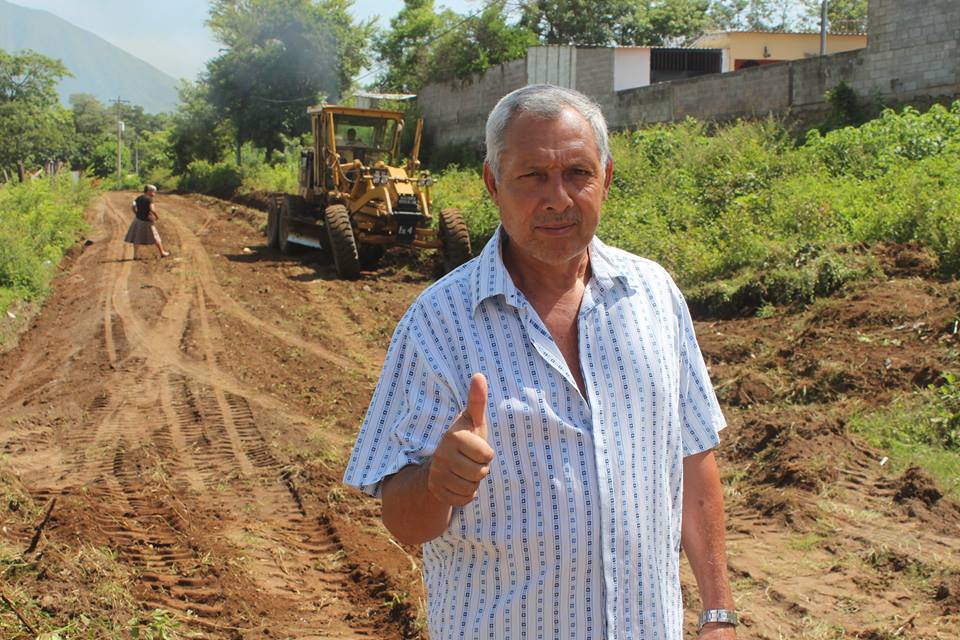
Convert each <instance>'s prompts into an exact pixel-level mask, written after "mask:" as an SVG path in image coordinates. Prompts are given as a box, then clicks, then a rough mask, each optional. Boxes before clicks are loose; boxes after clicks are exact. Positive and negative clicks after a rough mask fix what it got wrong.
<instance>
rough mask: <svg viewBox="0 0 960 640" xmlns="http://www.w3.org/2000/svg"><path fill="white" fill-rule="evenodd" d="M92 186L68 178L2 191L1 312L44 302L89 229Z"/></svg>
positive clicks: (3, 189) (0, 221)
mask: <svg viewBox="0 0 960 640" xmlns="http://www.w3.org/2000/svg"><path fill="white" fill-rule="evenodd" d="M91 193H92V189H91V187H90V183H89V182H88V181H86V180H81V181H79V182H77V183H74V182H73V181H72V180H71V178H70V177H69V176H65V177H62V178H57V179H55V180H37V181H33V182H26V183H23V184H8V185H6V186H4V187H2V188H0V310H4V311H5V310H6V308H7V307H8V306H9V305H10V303H12V302H13V301H14V300H18V299H19V300H35V299H38V298H40V297H42V296H43V295H44V294H45V293H46V291H47V287H48V285H49V282H50V279H51V278H52V277H53V275H54V274H55V273H56V269H57V265H58V264H59V262H60V259H61V258H62V257H63V252H64V251H65V250H66V248H67V247H69V246H70V245H71V244H73V243H74V242H76V240H77V238H78V237H79V236H80V233H81V232H82V231H83V229H84V228H85V224H84V220H83V211H84V209H85V208H86V206H87V204H88V202H89V201H90V196H91Z"/></svg>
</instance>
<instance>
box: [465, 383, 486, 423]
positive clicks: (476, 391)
mask: <svg viewBox="0 0 960 640" xmlns="http://www.w3.org/2000/svg"><path fill="white" fill-rule="evenodd" d="M467 414H468V415H469V416H470V419H471V420H472V421H473V432H474V433H476V434H477V435H479V436H481V437H482V438H484V439H486V437H487V378H486V376H484V375H483V374H482V373H475V374H473V377H472V378H470V393H469V395H468V396H467Z"/></svg>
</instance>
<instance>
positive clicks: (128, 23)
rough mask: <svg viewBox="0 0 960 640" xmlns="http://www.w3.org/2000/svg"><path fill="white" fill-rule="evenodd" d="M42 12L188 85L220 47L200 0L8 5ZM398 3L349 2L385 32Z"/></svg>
mask: <svg viewBox="0 0 960 640" xmlns="http://www.w3.org/2000/svg"><path fill="white" fill-rule="evenodd" d="M10 2H11V3H12V4H16V5H20V6H21V7H28V8H30V9H42V10H44V11H49V12H50V13H52V14H54V15H55V16H58V17H60V18H63V19H64V20H66V21H67V22H70V23H72V24H74V25H75V26H78V27H80V28H81V29H86V30H87V31H90V32H92V33H95V34H96V35H98V36H100V37H101V38H103V39H104V40H106V41H107V42H109V43H110V44H113V45H116V46H118V47H120V48H121V49H124V50H126V51H129V52H130V53H132V54H134V55H135V56H137V57H138V58H140V59H141V60H144V61H146V62H149V63H150V64H152V65H153V66H155V67H156V68H157V69H160V70H161V71H163V72H164V73H166V74H168V75H170V76H173V77H174V78H186V79H188V80H194V79H195V78H196V77H197V74H199V73H200V72H201V71H202V70H203V69H204V66H205V64H206V62H207V60H209V59H210V58H212V57H214V56H216V55H217V52H218V50H219V48H220V45H219V44H218V43H217V42H216V41H215V40H214V39H213V37H212V35H211V34H210V31H209V30H208V29H207V27H206V26H205V25H204V22H205V21H206V19H207V7H208V6H209V4H208V3H207V2H204V1H203V0H164V1H163V2H145V1H143V0H139V1H136V0H10ZM436 5H437V7H438V8H439V7H448V8H450V9H453V10H454V11H457V12H458V13H470V12H473V11H476V10H477V9H479V8H480V7H481V6H482V2H481V0H437V2H436ZM402 8H403V1H402V0H354V4H353V9H352V11H351V13H353V15H354V16H355V17H356V18H358V19H366V18H370V17H378V18H379V20H380V26H382V27H388V26H389V25H390V18H392V17H393V16H394V15H396V14H397V12H398V11H400V9H402Z"/></svg>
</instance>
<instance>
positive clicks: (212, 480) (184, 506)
mask: <svg viewBox="0 0 960 640" xmlns="http://www.w3.org/2000/svg"><path fill="white" fill-rule="evenodd" d="M129 199H130V198H129V196H126V195H121V194H111V195H109V196H106V197H105V198H103V199H101V200H100V201H99V202H98V203H97V204H96V206H95V209H94V211H93V216H92V219H91V226H92V228H91V234H90V239H91V240H92V241H93V243H92V244H91V245H89V246H88V247H87V250H86V251H84V253H83V254H82V255H81V256H79V257H78V258H77V260H76V263H75V264H74V265H73V267H72V269H71V271H70V273H69V274H68V275H66V276H65V278H64V279H63V281H62V282H60V283H59V285H58V290H57V293H56V295H55V296H54V298H53V299H52V300H51V301H50V303H49V305H48V307H47V308H46V310H45V311H44V313H43V314H42V316H41V317H40V318H39V319H38V321H37V323H36V325H35V326H34V327H33V328H32V330H31V331H30V332H28V333H27V334H26V335H25V336H24V338H23V340H22V342H21V344H20V346H19V347H18V348H17V349H15V350H14V351H13V352H11V353H8V354H6V355H5V356H4V357H3V360H2V367H0V369H2V371H3V372H4V375H3V377H2V379H0V398H2V405H0V406H2V409H0V413H2V414H3V415H5V416H9V417H10V418H11V424H12V425H14V428H13V429H11V430H5V431H4V432H3V448H4V450H5V451H6V452H7V453H8V455H10V456H11V461H12V462H13V465H14V467H15V468H16V469H17V471H19V473H20V474H21V476H22V478H23V480H24V483H25V484H26V485H27V486H28V487H29V489H30V491H31V492H32V493H33V494H34V495H36V496H39V497H41V498H43V497H45V496H55V495H66V496H72V497H73V499H74V500H75V501H80V502H82V504H83V505H85V506H86V507H87V509H85V510H80V513H83V511H85V513H84V514H83V515H82V516H81V517H83V518H84V521H83V522H75V521H74V522H71V523H69V524H70V527H71V528H72V529H73V530H76V531H79V532H81V535H82V536H84V537H85V539H87V540H93V541H95V542H97V543H98V544H101V545H104V546H107V547H109V548H111V549H115V550H116V552H117V554H118V555H119V559H120V560H121V561H122V562H124V563H126V564H129V565H130V566H132V567H134V568H135V569H136V571H137V575H138V578H139V582H140V585H139V586H140V588H139V589H138V590H137V596H138V599H139V600H140V601H141V602H142V603H143V604H144V606H146V607H157V608H163V609H166V610H169V611H173V612H176V613H178V614H181V615H182V618H183V620H185V621H186V623H187V627H189V628H195V629H197V630H202V631H207V632H213V633H230V632H232V630H236V632H237V633H239V634H241V635H244V636H248V635H250V634H254V633H256V632H258V631H263V632H264V633H267V632H269V633H270V635H276V636H279V637H285V636H291V637H323V638H327V637H331V638H334V637H335V638H341V637H342V638H355V637H369V636H370V635H374V636H376V637H381V636H397V635H399V634H400V632H401V627H402V624H398V625H396V628H395V629H391V628H389V627H390V624H389V621H388V620H386V616H384V615H383V614H382V613H381V611H380V610H381V609H382V607H383V602H384V598H383V597H379V598H374V597H373V596H372V595H371V593H370V592H369V590H368V589H367V588H366V586H367V585H364V584H363V582H364V577H363V576H354V577H351V576H350V573H351V571H356V567H357V563H356V562H351V561H349V560H347V559H346V556H347V551H348V550H347V549H345V548H344V545H343V544H341V542H340V539H339V533H338V530H337V528H336V527H335V526H334V525H333V524H332V523H331V521H330V519H331V515H330V513H328V511H330V510H329V509H328V508H327V505H318V503H317V501H316V500H313V501H311V500H308V499H307V498H306V497H305V496H303V495H302V494H301V492H300V489H299V486H298V482H299V480H300V478H299V477H298V472H299V471H301V469H300V468H298V466H297V462H296V460H297V459H299V460H300V462H301V463H302V462H303V460H305V459H309V458H310V456H311V455H314V456H316V455H319V456H327V457H329V459H330V460H331V461H339V460H340V459H341V456H342V449H343V447H344V446H346V442H347V439H348V438H349V436H350V432H351V429H352V428H353V427H354V425H355V424H356V420H357V418H358V415H359V412H360V411H361V410H362V406H363V403H362V399H363V398H364V397H365V396H366V395H367V394H369V392H370V388H371V383H372V378H371V376H372V372H373V371H374V367H375V364H376V362H377V361H378V360H379V359H382V339H383V337H384V334H383V333H382V332H381V333H379V334H375V335H376V336H378V338H379V341H378V340H369V339H368V338H367V337H366V336H365V331H366V330H367V329H369V327H367V326H364V325H363V324H362V323H358V322H357V321H356V317H355V315H354V314H355V311H353V310H352V309H351V301H353V300H355V299H358V298H362V297H363V296H362V295H361V294H362V293H363V290H362V289H359V291H360V294H358V293H357V292H356V291H354V290H353V289H355V288H357V287H356V286H355V285H343V284H342V283H340V282H338V281H327V280H324V279H323V278H324V276H325V275H327V274H326V273H321V274H317V273H316V272H315V271H314V270H313V269H311V268H309V267H303V266H301V265H300V264H299V263H298V262H296V261H286V260H284V259H282V258H280V259H277V257H275V256H271V257H270V258H269V259H268V260H265V261H263V262H261V261H260V260H261V258H262V256H261V255H259V254H258V253H257V251H261V250H262V248H261V247H260V246H259V245H260V244H261V243H260V242H259V238H258V237H257V235H256V232H255V229H254V226H253V225H251V224H250V223H249V221H247V220H245V219H239V218H238V219H237V221H236V222H235V223H231V222H230V221H225V220H224V217H225V216H224V215H223V212H222V211H220V210H217V209H209V210H208V209H205V208H203V207H200V206H197V205H196V204H195V203H194V202H192V201H190V200H187V199H184V198H179V197H161V199H160V202H159V203H158V204H159V209H160V211H161V212H162V221H161V223H160V227H161V229H162V230H163V232H164V234H165V236H166V243H167V244H168V245H169V247H170V248H171V250H172V251H173V255H174V257H173V258H168V259H166V260H157V259H154V258H153V253H152V252H151V253H150V255H149V259H148V260H143V261H133V260H130V259H129V258H130V256H131V255H132V249H131V247H130V246H129V245H126V246H125V245H124V244H123V242H122V241H121V238H122V235H123V231H124V229H125V227H126V225H127V224H128V221H129V217H128V211H127V209H128V202H129ZM247 245H250V246H252V247H254V249H255V250H256V251H254V252H251V250H250V249H249V248H248V249H247V250H246V252H245V250H244V247H245V246H247ZM151 249H152V248H151ZM144 253H146V252H144ZM242 274H246V275H242ZM241 276H242V277H241ZM418 288H419V285H417V284H413V283H411V284H408V285H398V286H391V290H392V291H391V295H393V296H398V297H403V293H402V291H403V290H404V289H406V290H407V291H408V292H409V296H412V295H414V294H415V291H416V290H417V289H418ZM368 289H369V287H368ZM374 298H375V296H374V295H373V294H372V293H371V295H370V296H369V299H370V301H373V300H374ZM374 304H376V303H374ZM360 308H361V309H363V311H364V312H368V311H369V310H370V309H369V306H368V305H364V304H361V305H360ZM394 314H395V310H394V309H389V313H388V314H387V317H385V318H384V323H386V322H387V320H388V319H389V317H392V315H394ZM338 422H339V424H338ZM311 449H313V450H318V451H319V453H316V451H312V450H311ZM336 473H337V469H331V470H330V473H329V475H330V476H331V479H334V478H335V476H336ZM74 515H76V513H75V514H74ZM56 517H57V513H54V521H55V522H56ZM361 572H367V573H370V571H369V568H362V569H361ZM368 609H372V612H368V611H367V610H368Z"/></svg>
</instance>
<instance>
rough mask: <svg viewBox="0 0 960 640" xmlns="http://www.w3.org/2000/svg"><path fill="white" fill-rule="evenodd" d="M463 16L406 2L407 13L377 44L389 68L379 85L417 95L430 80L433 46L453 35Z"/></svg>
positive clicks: (426, 2) (423, 1)
mask: <svg viewBox="0 0 960 640" xmlns="http://www.w3.org/2000/svg"><path fill="white" fill-rule="evenodd" d="M458 18H459V16H457V14H456V13H454V12H453V11H450V10H446V11H444V12H443V13H441V14H438V13H436V11H434V5H433V0H404V2H403V9H401V10H400V11H399V13H397V15H395V16H394V17H393V18H391V19H390V28H389V29H388V30H386V31H384V32H383V33H381V34H379V35H378V36H377V37H376V38H375V39H374V43H373V48H374V50H375V51H376V53H377V58H378V59H379V61H380V62H381V64H384V65H385V66H386V73H384V74H383V76H382V77H381V78H380V79H379V81H378V83H377V84H378V85H379V86H380V88H381V89H384V90H387V91H398V92H403V93H413V92H416V91H417V90H419V89H420V87H421V86H422V85H423V83H424V82H425V81H427V80H428V78H429V72H428V70H429V68H430V45H431V44H432V43H433V42H434V41H435V40H436V39H437V38H438V37H440V36H442V35H443V34H444V32H447V31H450V30H451V28H452V25H454V24H456V21H457V20H458Z"/></svg>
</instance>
